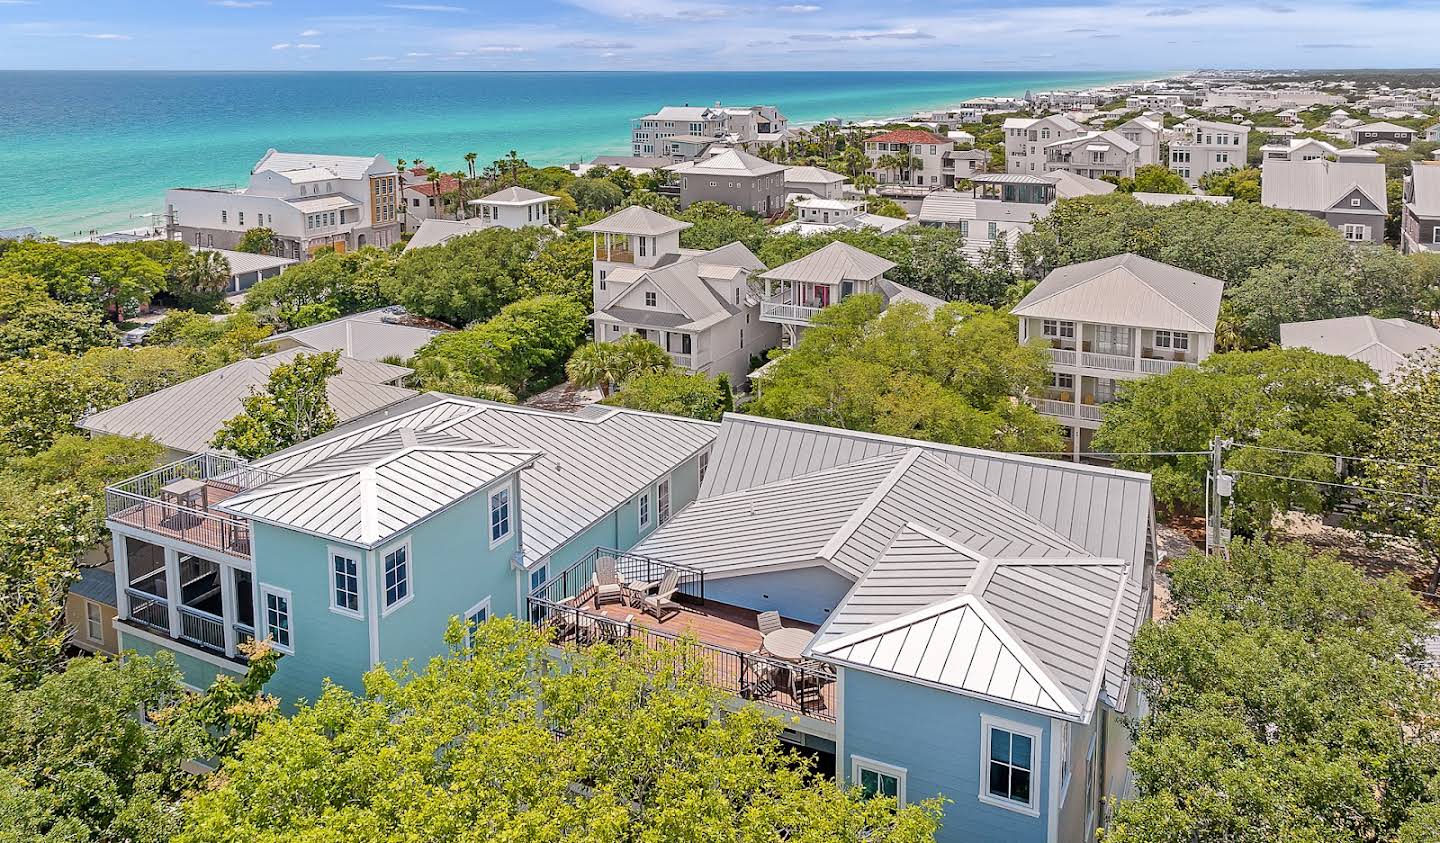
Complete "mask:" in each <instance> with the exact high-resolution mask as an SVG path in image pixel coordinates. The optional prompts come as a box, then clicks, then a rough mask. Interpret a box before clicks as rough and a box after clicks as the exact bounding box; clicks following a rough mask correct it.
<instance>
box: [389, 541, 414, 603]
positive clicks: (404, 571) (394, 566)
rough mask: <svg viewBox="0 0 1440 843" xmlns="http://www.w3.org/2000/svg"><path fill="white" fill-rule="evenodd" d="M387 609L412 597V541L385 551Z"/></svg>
mask: <svg viewBox="0 0 1440 843" xmlns="http://www.w3.org/2000/svg"><path fill="white" fill-rule="evenodd" d="M382 558H383V559H384V561H385V564H384V567H383V571H384V573H385V611H387V612H388V611H390V610H391V609H394V608H395V607H397V606H399V605H401V604H402V603H404V602H405V601H407V600H409V599H410V594H411V592H410V543H409V542H408V541H407V542H403V543H401V544H398V545H395V546H394V547H392V548H391V549H389V550H387V551H385V552H384V556H383V557H382Z"/></svg>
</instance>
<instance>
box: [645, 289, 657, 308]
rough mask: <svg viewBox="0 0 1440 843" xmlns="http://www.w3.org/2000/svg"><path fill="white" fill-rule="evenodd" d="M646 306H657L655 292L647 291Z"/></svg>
mask: <svg viewBox="0 0 1440 843" xmlns="http://www.w3.org/2000/svg"><path fill="white" fill-rule="evenodd" d="M645 306H646V307H654V306H655V294H654V293H651V292H647V293H645Z"/></svg>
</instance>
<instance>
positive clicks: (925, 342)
mask: <svg viewBox="0 0 1440 843" xmlns="http://www.w3.org/2000/svg"><path fill="white" fill-rule="evenodd" d="M880 307H881V303H880V299H879V297H878V296H875V295H858V296H851V297H849V298H847V299H845V300H844V301H841V302H840V303H838V304H836V305H832V306H831V307H828V308H826V309H825V310H823V311H821V312H820V313H819V314H818V315H817V316H816V318H815V320H814V321H813V322H812V324H811V326H810V328H809V329H807V330H806V332H805V334H804V335H802V336H801V338H800V342H799V344H797V345H796V347H795V348H794V349H793V350H791V351H790V352H788V353H786V354H785V355H784V356H782V357H780V358H779V359H778V360H777V361H776V362H775V363H774V364H773V365H772V366H771V368H770V371H769V372H768V373H767V374H766V376H765V378H764V380H763V381H762V382H761V386H760V390H759V393H760V394H759V397H758V398H756V400H755V401H753V402H752V403H751V404H750V405H748V408H747V409H748V410H749V411H750V412H752V413H755V414H757V415H762V416H771V417H774V418H783V419H791V420H794V421H802V422H808V423H811V424H823V425H829V426H831V427H840V428H846V429H849V430H867V431H871V432H874V433H884V434H889V435H891V436H905V437H911V438H915V439H928V440H932V441H936V442H948V443H951V444H957V445H971V446H976V447H985V448H994V449H997V450H1009V451H1057V450H1059V449H1060V447H1061V442H1060V430H1059V427H1058V426H1057V425H1056V424H1055V423H1054V422H1053V421H1051V420H1049V419H1046V418H1045V417H1043V416H1041V415H1040V414H1039V413H1038V412H1037V411H1036V410H1035V409H1034V407H1032V406H1031V405H1030V404H1029V403H1028V402H1027V401H1025V400H1024V399H1025V398H1026V397H1027V396H1033V395H1036V394H1038V393H1039V392H1040V390H1041V388H1042V387H1043V386H1044V384H1045V383H1046V382H1047V381H1048V375H1047V372H1046V364H1047V361H1048V357H1046V355H1045V352H1044V351H1043V350H1042V349H1040V348H1039V347H1037V346H1028V345H1027V346H1022V345H1019V344H1018V341H1017V339H1016V336H1017V334H1016V327H1015V322H1014V320H1013V319H1012V318H1011V317H1009V316H1008V315H1006V314H1002V313H996V312H994V311H992V310H991V309H990V308H987V307H984V306H981V305H966V304H959V303H956V304H950V305H946V306H943V307H941V308H939V309H937V310H936V311H935V313H934V314H933V316H932V315H930V314H929V313H927V312H926V310H925V308H923V307H921V306H920V305H917V304H894V305H891V306H890V307H889V308H888V309H886V310H885V311H884V313H883V314H882V313H881V312H880Z"/></svg>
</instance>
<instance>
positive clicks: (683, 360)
mask: <svg viewBox="0 0 1440 843" xmlns="http://www.w3.org/2000/svg"><path fill="white" fill-rule="evenodd" d="M693 359H694V358H693V357H692V356H691V355H689V354H677V353H676V352H673V351H672V352H670V360H671V361H673V362H674V363H675V365H676V366H678V367H680V368H681V369H688V368H690V363H691V362H692V360H693Z"/></svg>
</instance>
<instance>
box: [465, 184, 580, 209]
mask: <svg viewBox="0 0 1440 843" xmlns="http://www.w3.org/2000/svg"><path fill="white" fill-rule="evenodd" d="M557 199H559V197H557V196H551V195H550V194H548V193H541V192H539V191H538V190H531V189H530V188H528V187H506V188H502V189H500V190H497V191H495V192H494V193H492V194H490V195H489V196H482V197H481V198H479V199H472V200H470V202H467V203H466V204H471V203H474V202H480V203H488V204H492V205H539V204H541V203H544V202H554V201H556V200H557Z"/></svg>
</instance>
